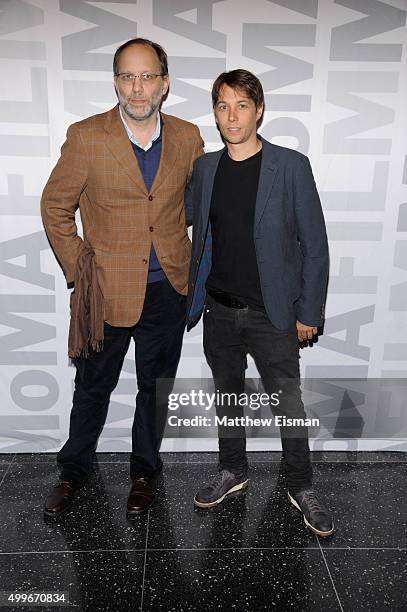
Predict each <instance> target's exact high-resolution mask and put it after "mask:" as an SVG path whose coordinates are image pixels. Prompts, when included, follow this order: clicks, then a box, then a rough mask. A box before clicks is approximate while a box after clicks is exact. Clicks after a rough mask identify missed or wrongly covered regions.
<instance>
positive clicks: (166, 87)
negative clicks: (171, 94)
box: [163, 75, 170, 96]
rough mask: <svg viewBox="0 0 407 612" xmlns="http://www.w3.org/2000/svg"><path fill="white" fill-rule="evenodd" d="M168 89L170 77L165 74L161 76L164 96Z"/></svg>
mask: <svg viewBox="0 0 407 612" xmlns="http://www.w3.org/2000/svg"><path fill="white" fill-rule="evenodd" d="M169 89H170V77H169V76H168V75H167V76H165V77H163V90H164V96H166V95H167V93H168V91H169Z"/></svg>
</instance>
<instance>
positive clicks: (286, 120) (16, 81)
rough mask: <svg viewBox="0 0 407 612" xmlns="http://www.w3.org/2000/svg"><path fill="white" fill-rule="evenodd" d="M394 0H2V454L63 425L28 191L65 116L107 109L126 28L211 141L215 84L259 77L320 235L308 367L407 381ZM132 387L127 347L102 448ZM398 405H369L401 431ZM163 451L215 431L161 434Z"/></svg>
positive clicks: (400, 444)
mask: <svg viewBox="0 0 407 612" xmlns="http://www.w3.org/2000/svg"><path fill="white" fill-rule="evenodd" d="M406 11H407V1H406V0H388V1H379V0H319V1H318V0H273V1H271V0H251V1H250V2H247V0H223V1H222V0H212V1H211V0H207V1H202V0H138V1H129V2H120V1H119V2H118V1H117V0H109V1H104V0H99V1H96V2H90V1H85V0H60V1H58V0H27V1H23V0H0V69H1V91H0V156H1V165H0V213H1V223H0V366H1V370H0V391H1V409H0V412H1V414H0V452H41V451H54V450H56V449H58V448H59V447H60V445H61V442H63V441H64V439H65V438H66V435H67V431H68V423H69V412H70V405H71V395H72V386H73V377H74V368H73V367H70V366H69V364H68V358H67V356H66V353H67V328H68V291H67V289H66V286H65V282H64V277H63V274H62V272H61V270H60V269H59V267H58V265H57V263H56V261H55V259H54V257H53V255H52V252H51V250H50V248H49V245H48V242H47V239H46V237H45V234H44V232H43V229H42V224H41V218H40V213H39V199H40V194H41V191H42V188H43V186H44V184H45V182H46V180H47V178H48V176H49V173H50V171H51V168H52V167H53V165H54V164H55V162H56V160H57V158H58V155H59V149H60V146H61V144H62V142H63V141H64V138H65V133H66V129H67V127H68V125H69V124H71V123H73V122H75V121H78V120H80V119H82V118H84V117H87V116H89V115H92V114H95V113H98V112H103V111H105V110H107V109H109V108H111V107H112V106H113V105H114V104H115V94H114V90H113V87H112V75H111V65H112V57H113V53H114V51H115V49H116V48H117V47H118V46H119V45H120V44H121V43H122V42H123V41H125V40H127V39H129V38H132V37H134V36H143V37H147V38H151V39H153V40H156V41H157V42H159V43H160V44H162V45H163V46H164V47H165V49H166V50H167V52H168V55H169V65H170V75H171V94H170V96H169V98H168V100H167V102H166V104H165V110H166V112H168V113H170V114H175V115H178V116H180V117H183V118H185V119H188V120H190V121H193V122H195V123H197V124H198V125H199V127H200V129H201V132H202V136H203V138H204V140H205V142H206V146H207V150H208V151H209V150H214V149H217V148H219V147H220V146H221V142H220V139H219V136H218V132H217V130H216V128H215V126H214V121H213V118H212V113H211V103H210V88H211V83H212V81H213V80H214V78H215V77H216V76H217V75H218V74H219V73H220V72H222V71H224V70H231V69H233V68H238V67H243V68H247V69H249V70H251V71H253V72H254V73H256V74H257V75H258V76H259V78H260V79H261V81H262V83H263V86H264V90H265V92H266V113H265V117H264V122H263V125H262V128H261V133H262V135H263V136H264V137H265V138H267V139H269V140H271V141H272V142H274V143H277V144H281V145H284V146H289V147H291V148H296V149H299V150H300V151H302V152H303V153H306V154H307V155H309V157H310V159H311V162H312V166H313V169H314V174H315V178H316V181H317V185H318V188H319V191H320V194H321V199H322V204H323V209H324V212H325V218H326V221H327V228H328V235H329V240H330V253H331V277H330V283H329V298H328V302H327V308H326V315H327V321H326V325H325V334H324V335H323V336H322V337H320V339H319V342H318V343H317V344H315V345H314V347H312V348H308V349H306V350H303V351H302V353H301V355H302V359H301V366H302V375H303V376H304V377H305V378H312V377H314V378H316V377H319V378H327V377H328V378H329V377H330V378H341V377H343V378H347V377H350V378H367V379H379V378H393V379H395V378H397V379H399V381H400V384H401V386H403V384H402V383H403V382H405V379H406V373H407V365H406V360H407V326H406V320H407V202H406V200H407V188H406V185H407V28H406ZM201 335H202V329H201V326H200V325H199V326H198V327H197V328H195V329H194V330H193V331H192V332H190V333H189V334H186V336H185V340H184V346H183V355H182V361H181V364H180V368H179V376H180V377H191V378H198V377H200V376H209V370H208V369H207V366H206V364H205V361H204V357H203V353H202V348H201ZM255 374H256V373H255V369H254V367H253V364H250V367H249V371H248V376H250V375H252V376H254V375H255ZM403 379H404V381H403ZM136 389H137V387H136V380H135V374H134V363H133V349H132V348H130V350H129V354H128V356H127V359H126V362H125V366H124V369H123V372H122V376H121V379H120V382H119V385H118V387H117V389H116V390H115V392H114V393H113V395H112V401H111V406H110V411H109V416H108V421H107V424H106V427H105V430H104V432H103V434H102V437H101V440H100V444H99V450H105V451H106V450H117V451H121V450H123V451H127V450H129V443H130V438H129V433H130V427H131V421H132V416H133V411H134V395H135V393H136ZM405 395H407V394H405ZM373 404H374V402H373ZM403 409H404V407H403V402H401V403H400V402H399V403H398V404H397V403H396V404H395V405H394V406H389V405H388V403H386V402H385V401H384V402H382V403H381V404H377V405H373V406H372V410H374V411H376V412H380V411H384V412H385V414H387V413H386V410H387V411H388V417H389V419H391V418H393V419H395V420H394V423H396V424H397V423H399V424H400V416H401V411H402V410H403ZM391 411H393V413H391ZM394 411H396V413H394ZM397 411H398V413H397ZM404 426H405V423H404ZM397 427H398V429H397ZM406 439H407V434H406V430H405V429H404V430H403V432H402V434H401V433H400V427H399V426H396V427H395V429H393V430H392V429H391V427H390V429H389V435H388V439H383V438H382V439H380V440H371V439H370V440H358V441H355V440H354V441H351V440H348V441H346V440H345V441H338V440H334V439H332V440H328V441H325V442H324V443H323V444H324V446H325V448H394V449H396V448H397V449H405V448H406ZM273 444H278V443H277V441H273ZM321 444H322V442H321ZM270 447H271V446H270V444H269V443H268V442H267V443H266V441H264V440H254V441H251V448H270ZM163 448H165V449H174V450H180V449H191V450H192V449H203V448H216V441H215V440H210V441H209V440H196V439H195V440H193V441H191V440H185V439H184V440H178V441H175V440H174V441H172V440H165V441H164V447H163Z"/></svg>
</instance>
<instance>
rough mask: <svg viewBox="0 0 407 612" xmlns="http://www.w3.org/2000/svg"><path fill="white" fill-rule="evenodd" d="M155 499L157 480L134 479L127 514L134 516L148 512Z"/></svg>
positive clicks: (128, 499)
mask: <svg viewBox="0 0 407 612" xmlns="http://www.w3.org/2000/svg"><path fill="white" fill-rule="evenodd" d="M154 499H155V480H154V479H153V478H147V477H146V478H134V479H133V484H132V485H131V489H130V493H129V497H128V498H127V514H128V515H129V516H134V515H135V514H140V513H141V512H144V510H147V509H148V508H149V507H150V506H151V504H152V503H153V501H154Z"/></svg>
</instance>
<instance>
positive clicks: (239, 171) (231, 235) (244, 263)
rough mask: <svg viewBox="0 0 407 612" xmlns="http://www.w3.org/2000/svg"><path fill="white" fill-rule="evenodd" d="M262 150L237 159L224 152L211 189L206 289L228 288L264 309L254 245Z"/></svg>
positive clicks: (228, 291) (254, 305) (219, 289)
mask: <svg viewBox="0 0 407 612" xmlns="http://www.w3.org/2000/svg"><path fill="white" fill-rule="evenodd" d="M261 156H262V151H261V150H260V151H259V152H258V153H256V154H255V155H252V156H251V157H248V158H247V159H244V160H242V161H234V160H233V159H231V158H230V157H229V155H228V152H227V151H225V152H224V154H223V155H222V157H221V159H220V161H219V165H218V168H217V171H216V176H215V181H214V185H213V191H212V200H211V209H210V217H209V218H210V221H211V228H212V241H213V245H212V269H211V272H210V274H209V276H208V279H207V281H206V287H207V289H215V290H218V291H226V292H227V293H230V294H231V295H233V296H236V297H239V298H242V300H243V301H245V302H247V304H249V305H251V306H253V307H254V308H257V309H264V304H263V298H262V294H261V288H260V278H259V271H258V267H257V260H256V251H255V246H254V237H253V229H254V212H255V206H256V196H257V188H258V184H259V176H260V165H261Z"/></svg>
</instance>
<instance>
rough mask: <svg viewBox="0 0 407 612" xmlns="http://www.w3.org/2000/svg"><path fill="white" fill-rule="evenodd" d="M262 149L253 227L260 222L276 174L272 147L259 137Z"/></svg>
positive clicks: (276, 167)
mask: <svg viewBox="0 0 407 612" xmlns="http://www.w3.org/2000/svg"><path fill="white" fill-rule="evenodd" d="M261 140H262V143H263V151H262V157H261V166H260V177H259V186H258V189H257V198H256V210H255V215H254V228H255V229H256V227H257V225H258V224H259V223H260V219H261V217H262V215H263V212H264V209H265V208H266V206H267V202H268V201H269V199H270V195H271V191H272V189H273V185H274V181H275V178H276V175H277V169H278V166H277V164H276V163H275V162H274V159H273V158H274V154H273V148H272V146H271V145H270V143H268V142H267V141H266V140H264V139H263V138H262V139H261Z"/></svg>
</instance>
